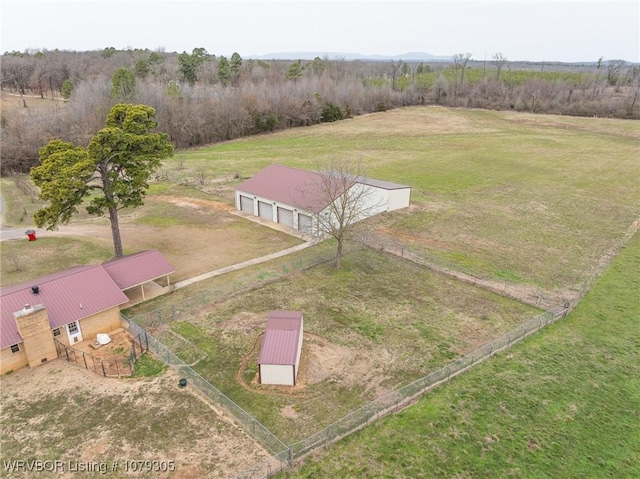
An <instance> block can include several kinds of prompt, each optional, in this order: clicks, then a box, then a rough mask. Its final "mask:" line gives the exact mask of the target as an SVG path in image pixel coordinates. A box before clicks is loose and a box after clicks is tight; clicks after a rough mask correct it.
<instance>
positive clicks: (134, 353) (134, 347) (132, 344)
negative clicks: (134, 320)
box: [131, 341, 138, 363]
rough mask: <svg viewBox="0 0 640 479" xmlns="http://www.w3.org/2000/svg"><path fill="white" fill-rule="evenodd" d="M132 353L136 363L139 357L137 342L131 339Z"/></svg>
mask: <svg viewBox="0 0 640 479" xmlns="http://www.w3.org/2000/svg"><path fill="white" fill-rule="evenodd" d="M131 355H132V356H133V362H134V363H135V362H136V361H137V360H138V358H137V357H136V342H135V341H131Z"/></svg>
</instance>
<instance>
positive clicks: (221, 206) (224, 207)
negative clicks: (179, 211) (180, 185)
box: [153, 195, 234, 212]
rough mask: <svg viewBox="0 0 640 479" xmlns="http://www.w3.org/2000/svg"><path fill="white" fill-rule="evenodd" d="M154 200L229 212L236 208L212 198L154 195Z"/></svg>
mask: <svg viewBox="0 0 640 479" xmlns="http://www.w3.org/2000/svg"><path fill="white" fill-rule="evenodd" d="M153 200H154V201H163V202H166V203H171V204H174V205H176V206H180V207H188V208H195V209H201V208H208V209H211V210H214V211H222V212H229V211H233V210H234V208H233V207H232V206H231V205H229V204H227V203H223V202H221V201H212V200H201V199H197V198H176V197H174V196H166V195H158V196H154V197H153Z"/></svg>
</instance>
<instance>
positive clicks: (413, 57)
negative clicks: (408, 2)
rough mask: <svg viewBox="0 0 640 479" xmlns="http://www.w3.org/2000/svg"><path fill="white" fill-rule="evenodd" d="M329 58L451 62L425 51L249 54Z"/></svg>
mask: <svg viewBox="0 0 640 479" xmlns="http://www.w3.org/2000/svg"><path fill="white" fill-rule="evenodd" d="M316 57H319V58H328V59H329V60H365V61H366V60H370V61H391V60H402V61H407V62H419V61H429V62H439V61H441V62H450V61H451V60H452V58H453V57H451V56H437V55H431V54H430V53H425V52H407V53H402V54H400V55H363V54H361V53H352V52H346V53H345V52H275V53H266V54H264V55H249V58H252V59H254V60H313V59H314V58H316Z"/></svg>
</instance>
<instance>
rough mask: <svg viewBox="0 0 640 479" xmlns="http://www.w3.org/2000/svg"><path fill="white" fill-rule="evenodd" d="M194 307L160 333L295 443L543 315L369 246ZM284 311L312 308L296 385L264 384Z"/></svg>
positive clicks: (277, 432)
mask: <svg viewBox="0 0 640 479" xmlns="http://www.w3.org/2000/svg"><path fill="white" fill-rule="evenodd" d="M194 304H195V307H194V308H192V311H191V312H190V313H189V314H188V315H183V318H185V319H181V320H179V321H177V322H174V323H171V324H169V325H166V326H164V327H162V328H160V330H157V331H156V330H154V329H151V332H152V334H155V335H157V336H158V337H159V339H160V340H161V341H162V342H163V343H164V344H165V345H167V346H168V347H169V348H170V349H171V350H172V351H173V352H174V353H175V354H177V355H178V356H179V357H181V358H182V359H183V360H184V361H185V362H186V363H187V364H191V365H192V367H193V368H194V369H195V370H196V371H197V372H198V373H200V374H201V375H202V376H203V377H205V378H206V379H207V380H208V381H209V382H210V383H211V384H213V385H214V386H215V387H217V388H218V389H220V390H221V391H222V392H223V393H224V394H226V395H227V396H228V397H230V398H231V399H232V400H233V401H235V402H236V403H238V404H239V405H240V406H241V407H242V408H244V409H245V410H247V411H248V412H250V413H251V414H252V415H254V416H255V417H256V418H257V419H258V420H259V421H260V422H262V423H263V424H264V425H265V426H266V427H267V428H268V429H270V430H271V431H272V432H273V433H274V434H275V435H276V436H278V437H279V438H280V439H281V440H282V441H284V442H285V443H287V444H290V443H292V442H295V441H298V440H301V439H304V438H306V437H307V436H310V435H312V434H313V433H315V432H317V431H318V430H320V429H322V428H323V427H326V426H328V425H329V424H331V423H332V422H334V421H336V420H338V419H339V418H340V417H342V416H344V415H346V414H347V413H349V412H351V411H353V410H355V409H357V408H358V407H360V406H362V405H364V404H366V403H367V402H369V401H371V400H373V399H375V398H377V397H380V396H382V395H384V394H386V393H388V392H390V391H392V390H394V389H397V388H399V387H401V386H404V385H406V384H409V383H410V382H412V381H414V380H416V379H419V378H421V377H423V376H426V375H427V374H429V373H431V372H433V371H436V370H438V369H440V368H441V367H444V366H445V365H447V364H449V363H450V362H452V361H454V360H455V359H457V358H460V357H462V356H464V355H465V354H468V353H470V352H472V351H474V350H475V349H477V348H479V347H481V346H483V345H484V344H486V343H489V342H490V341H491V340H493V339H495V338H497V337H501V336H503V335H505V334H507V333H508V332H509V331H511V330H513V329H515V328H516V327H517V326H519V325H521V324H523V323H524V322H526V321H528V320H530V319H532V318H533V317H535V316H537V315H538V314H540V312H541V311H539V310H537V309H535V308H532V307H529V306H526V305H523V304H522V303H519V302H516V301H514V300H511V299H508V298H504V297H501V296H499V295H496V294H494V293H491V292H489V291H485V290H482V289H479V288H476V287H474V286H471V285H468V284H465V283H462V282H459V281H456V280H455V279H452V278H449V277H447V276H444V275H441V274H439V273H435V272H433V271H431V270H429V269H427V268H425V267H423V266H419V265H416V264H413V263H410V262H409V261H406V260H402V259H398V258H396V257H393V256H389V255H386V254H384V253H380V252H378V251H375V250H371V249H368V248H365V249H362V250H359V251H354V252H352V253H349V254H347V255H346V256H345V257H344V266H343V268H342V269H340V270H335V269H334V268H333V266H332V265H330V264H323V265H320V266H316V267H313V268H311V269H309V270H306V271H303V272H301V273H297V274H294V275H292V276H289V277H287V278H284V279H280V280H277V281H272V282H269V283H267V284H264V285H263V286H261V287H260V288H258V289H255V290H252V291H247V292H243V293H240V294H237V295H235V296H233V297H231V298H228V299H226V300H222V301H219V302H215V303H212V304H209V305H208V306H202V303H201V302H200V301H199V300H198V299H195V300H194ZM278 309H284V310H300V311H303V312H304V318H305V319H304V321H305V323H304V324H305V340H304V345H303V353H302V357H301V366H300V373H299V377H298V386H297V387H295V388H289V387H284V388H278V387H275V388H273V387H264V386H260V385H258V384H257V383H256V380H257V357H258V352H259V350H260V345H261V338H262V336H261V335H262V333H263V332H264V328H265V325H266V319H267V315H268V312H269V311H271V310H278ZM133 319H134V320H135V319H136V318H135V316H134V317H133ZM243 365H244V367H243ZM242 382H244V385H243V384H242Z"/></svg>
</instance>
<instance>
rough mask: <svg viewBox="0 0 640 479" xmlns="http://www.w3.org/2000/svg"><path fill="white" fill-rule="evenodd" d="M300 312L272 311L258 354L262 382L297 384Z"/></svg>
mask: <svg viewBox="0 0 640 479" xmlns="http://www.w3.org/2000/svg"><path fill="white" fill-rule="evenodd" d="M303 323H304V321H303V316H302V312H301V311H271V312H269V316H268V318H267V329H266V331H265V335H264V339H263V340H262V348H261V349H260V355H259V356H258V378H259V382H260V384H281V385H285V386H295V385H296V378H297V376H298V368H299V365H300V352H301V351H302V337H303Z"/></svg>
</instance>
